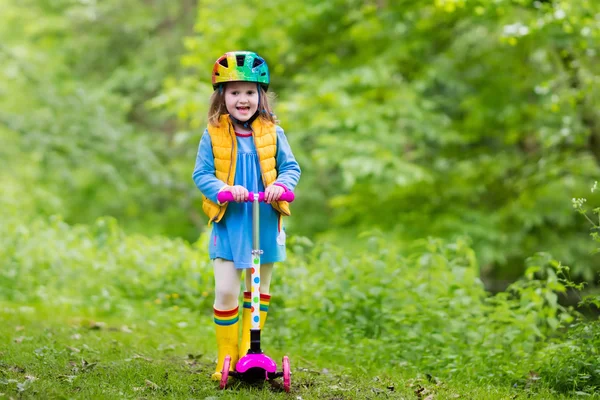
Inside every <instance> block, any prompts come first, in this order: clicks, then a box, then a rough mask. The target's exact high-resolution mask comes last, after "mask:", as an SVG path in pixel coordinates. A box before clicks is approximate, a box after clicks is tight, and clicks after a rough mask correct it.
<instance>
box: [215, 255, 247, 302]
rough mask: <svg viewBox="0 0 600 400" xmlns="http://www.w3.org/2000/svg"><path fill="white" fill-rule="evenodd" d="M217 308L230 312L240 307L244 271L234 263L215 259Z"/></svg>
mask: <svg viewBox="0 0 600 400" xmlns="http://www.w3.org/2000/svg"><path fill="white" fill-rule="evenodd" d="M214 273H215V308H216V309H218V310H230V309H232V308H234V307H237V306H238V298H239V295H240V288H241V277H242V270H241V269H239V270H238V269H236V268H235V265H234V264H233V261H229V260H223V259H222V258H215V261H214Z"/></svg>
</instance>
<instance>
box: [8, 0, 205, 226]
mask: <svg viewBox="0 0 600 400" xmlns="http://www.w3.org/2000/svg"><path fill="white" fill-rule="evenodd" d="M192 6H193V4H192V2H190V1H183V2H177V3H173V2H169V1H156V2H152V5H148V4H147V2H143V1H135V2H126V3H123V2H120V1H108V2H106V1H103V2H101V3H97V2H91V3H90V2H83V3H81V2H75V3H74V2H72V1H62V0H61V1H51V2H48V1H34V2H28V3H27V4H24V3H23V4H21V3H19V2H13V1H3V2H2V14H1V17H0V38H2V40H1V42H2V44H1V45H0V66H1V68H0V77H1V78H2V79H0V93H3V94H10V96H9V95H5V96H0V108H1V109H2V112H0V129H1V131H0V134H1V135H2V138H3V139H2V140H3V141H4V140H5V139H6V137H7V136H9V135H11V134H13V135H15V134H16V137H17V139H16V144H15V151H16V154H15V153H13V154H12V155H11V156H10V161H12V163H11V165H14V167H13V171H11V172H12V173H13V178H14V179H15V180H16V181H19V180H21V179H24V178H25V176H24V175H27V176H28V177H29V178H31V186H30V187H33V188H34V190H33V191H32V193H28V195H29V196H30V197H31V199H30V200H31V201H32V203H33V205H34V207H35V209H34V210H35V211H36V212H37V213H39V214H43V215H52V214H60V215H62V216H64V218H65V219H66V220H67V221H69V222H87V223H91V222H93V221H94V220H95V219H96V218H97V217H99V216H103V215H111V216H113V217H116V218H119V219H120V220H121V222H122V223H123V224H124V225H126V226H127V227H128V228H130V229H133V230H137V231H140V232H144V233H151V234H152V233H157V232H159V233H166V234H171V235H180V236H189V237H193V236H194V234H195V233H194V228H193V226H191V225H192V224H188V225H187V226H186V225H182V224H173V223H172V221H173V220H178V221H185V220H186V219H187V218H189V214H192V207H191V202H192V201H193V196H192V194H195V193H194V191H193V188H192V187H190V185H189V184H188V182H189V175H190V173H189V172H187V171H188V169H189V168H191V167H190V166H189V164H190V163H193V160H192V157H193V155H192V154H190V155H189V158H188V160H189V161H188V163H187V168H186V169H184V168H183V166H177V165H173V164H172V163H171V160H172V159H174V158H177V157H178V156H179V150H174V149H173V146H172V144H171V143H172V142H173V140H174V138H173V134H172V132H170V130H169V129H164V128H168V127H167V124H168V119H167V118H165V116H164V115H161V114H160V113H158V112H156V111H150V110H149V109H147V108H146V107H145V102H146V100H147V99H149V98H150V97H153V96H154V95H155V94H156V92H157V91H158V90H159V89H160V87H161V85H162V82H163V80H164V78H165V76H166V75H167V73H170V72H171V71H172V70H173V69H175V68H176V66H177V59H176V55H177V54H179V52H180V51H181V49H182V45H181V36H182V35H183V34H184V33H185V32H186V31H187V30H188V29H189V28H190V26H191V25H192V24H193V17H194V16H193V13H190V12H189V11H190V7H192ZM162 131H164V132H162ZM13 140H14V139H13ZM3 156H7V154H3ZM17 165H18V167H21V166H24V168H25V170H21V169H20V168H17ZM183 171H186V172H185V178H188V179H185V180H184V178H183V177H184V175H183V174H182V173H181V172H183ZM184 182H185V183H184ZM48 197H50V198H51V200H52V201H51V202H48V201H47V200H48Z"/></svg>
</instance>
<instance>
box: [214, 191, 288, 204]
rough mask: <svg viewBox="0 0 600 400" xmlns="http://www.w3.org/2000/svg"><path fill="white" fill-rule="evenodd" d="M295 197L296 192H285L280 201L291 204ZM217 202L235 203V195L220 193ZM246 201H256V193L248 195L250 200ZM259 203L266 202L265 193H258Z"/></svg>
mask: <svg viewBox="0 0 600 400" xmlns="http://www.w3.org/2000/svg"><path fill="white" fill-rule="evenodd" d="M295 197H296V196H295V195H294V192H285V193H283V194H282V195H281V197H280V198H279V201H287V202H288V203H291V202H292V201H294V198H295ZM217 200H218V201H219V203H226V202H229V201H234V200H233V194H232V193H231V192H220V193H219V194H217ZM246 201H247V202H252V201H254V193H253V192H250V193H248V200H246ZM258 201H260V202H263V201H265V192H260V193H258Z"/></svg>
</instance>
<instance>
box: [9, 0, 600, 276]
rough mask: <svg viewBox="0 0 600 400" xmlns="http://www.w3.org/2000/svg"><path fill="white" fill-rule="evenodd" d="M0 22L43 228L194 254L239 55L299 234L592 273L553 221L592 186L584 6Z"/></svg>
mask: <svg viewBox="0 0 600 400" xmlns="http://www.w3.org/2000/svg"><path fill="white" fill-rule="evenodd" d="M1 4H2V13H1V14H0V38H1V42H2V45H1V46H0V77H1V78H2V79H0V93H1V94H5V95H4V96H0V108H1V109H2V112H1V113H0V136H1V138H2V140H3V142H4V141H5V140H8V141H11V142H12V145H13V148H14V150H11V155H8V152H7V151H2V153H0V154H1V155H2V158H3V161H4V160H5V159H6V160H7V161H10V168H11V169H12V173H13V179H15V181H17V182H19V181H27V182H30V186H29V187H33V188H35V189H34V190H31V191H29V190H28V196H29V197H30V199H29V200H28V201H29V202H30V205H31V207H33V210H34V211H35V212H37V213H39V214H41V215H46V216H48V215H53V214H60V215H62V216H63V217H64V218H65V221H67V222H70V223H93V221H95V219H96V218H97V217H99V216H105V215H109V216H113V217H115V218H117V219H118V220H119V221H120V224H121V225H122V226H123V227H125V228H126V229H127V230H128V231H130V232H131V231H136V232H141V233H147V234H164V235H168V236H171V237H174V236H178V237H183V238H185V239H187V240H190V241H193V240H195V239H196V238H197V237H198V234H199V233H200V232H201V231H202V230H203V229H205V228H204V223H205V218H204V217H203V216H202V215H201V212H200V211H199V193H198V191H197V190H196V189H195V188H194V187H193V184H192V183H191V181H190V172H191V169H192V166H193V161H194V156H195V151H196V148H197V144H198V141H199V137H200V134H201V131H202V129H203V127H204V125H205V124H206V110H207V103H208V97H209V95H210V93H211V91H212V88H211V86H210V82H209V75H210V73H209V72H210V70H211V67H212V63H213V62H214V60H215V59H216V58H217V57H218V56H219V55H221V54H222V53H223V52H225V51H226V50H231V49H252V50H255V51H257V52H258V53H260V54H261V55H264V56H265V57H266V59H267V60H268V62H269V65H270V66H271V72H272V85H271V87H272V88H273V90H274V91H275V92H278V93H279V94H280V101H279V103H278V104H277V107H276V112H277V114H278V115H279V117H280V119H281V120H282V125H283V127H284V128H285V129H286V132H288V135H289V139H290V141H291V143H292V146H293V148H294V151H295V154H296V155H297V158H298V160H299V161H300V164H301V166H302V168H303V171H304V173H303V177H302V181H301V185H300V187H299V188H298V191H299V196H298V199H299V200H298V202H297V204H295V206H294V208H295V210H296V211H295V215H301V216H302V218H296V219H293V220H292V221H290V222H291V224H293V225H294V226H293V228H294V230H295V231H296V232H299V233H301V234H304V235H306V236H309V237H313V238H314V237H316V235H317V234H322V235H324V236H327V237H337V238H339V240H344V239H342V236H345V235H346V236H348V235H350V236H351V237H354V233H355V232H360V231H362V230H364V228H369V229H370V228H373V227H377V228H379V229H381V230H383V231H385V232H388V234H390V235H392V236H394V237H395V238H397V239H399V240H401V241H403V242H404V243H405V244H407V243H410V242H411V241H412V240H414V239H419V238H422V237H427V236H429V235H431V236H435V237H443V238H446V239H448V240H450V241H453V240H456V238H457V237H464V236H469V237H471V239H472V243H473V247H474V249H475V251H476V254H477V258H478V260H479V263H480V265H481V271H482V273H483V274H484V275H485V276H486V277H488V276H491V277H500V278H503V279H516V278H517V277H518V276H520V275H521V274H522V272H523V269H522V262H521V261H522V260H523V259H524V258H526V257H527V256H528V255H530V254H533V253H536V252H539V251H550V252H552V254H553V255H554V256H555V257H556V258H557V259H561V260H563V261H564V262H565V263H568V264H569V265H572V269H573V274H574V276H576V277H578V278H583V279H586V280H588V281H592V280H593V278H594V275H595V274H596V272H597V267H596V265H597V263H594V260H593V258H592V256H591V255H590V254H589V252H588V251H587V248H586V245H585V244H584V242H585V241H584V240H582V239H583V237H584V234H583V233H582V230H581V224H582V221H580V220H578V219H577V218H576V216H574V215H573V214H572V213H569V212H568V210H566V209H565V208H564V207H563V205H564V203H565V201H567V200H568V199H569V197H573V195H575V196H576V197H581V195H582V193H584V190H585V188H586V187H587V185H588V182H589V181H591V180H593V179H596V178H597V175H598V173H599V172H600V171H599V168H598V165H599V162H598V160H599V159H600V147H599V143H600V133H599V129H598V126H600V123H599V122H598V121H599V117H598V114H597V112H596V111H595V109H594V107H593V105H594V104H596V103H597V100H598V97H599V91H598V81H597V79H596V76H597V75H598V73H599V71H598V65H600V63H598V62H597V57H598V56H599V55H598V54H597V52H596V47H597V46H596V45H595V44H596V43H597V40H598V37H600V32H599V31H598V27H597V24H595V22H594V21H595V20H594V16H595V15H596V14H597V13H598V12H599V11H600V10H599V8H598V7H599V6H598V5H597V4H596V2H592V1H589V0H585V1H579V2H574V3H569V2H562V1H551V2H524V1H515V0H500V1H494V2H488V1H481V0H478V1H469V2H466V1H455V0H439V1H435V2H429V3H422V2H409V1H394V2H381V1H377V2H375V1H367V2H365V1H359V0H335V1H329V2H326V3H323V2H320V3H319V2H300V1H283V0H273V1H272V2H270V3H268V4H267V3H264V2H258V1H252V2H239V1H234V0H229V1H216V0H208V1H204V2H200V3H196V2H194V1H193V0H186V1H182V2H170V1H164V0H161V1H154V2H151V3H148V2H146V1H141V0H135V1H129V2H126V4H125V3H123V2H119V1H114V0H111V1H103V2H101V3H98V2H83V3H82V2H75V3H74V2H71V1H63V0H59V1H51V2H49V1H44V0H35V1H31V2H28V3H27V4H21V3H19V2H15V1H11V0H3V1H2V3H1ZM234 9H235V10H236V15H244V16H245V18H244V23H240V20H239V19H238V18H228V17H224V16H229V15H231V10H234ZM348 10H352V11H351V12H348ZM215 21H219V23H218V24H217V23H215ZM23 190H25V189H23ZM374 198H376V199H377V203H376V204H377V207H373V206H372V202H373V199H374ZM314 210H323V212H318V213H317V212H314Z"/></svg>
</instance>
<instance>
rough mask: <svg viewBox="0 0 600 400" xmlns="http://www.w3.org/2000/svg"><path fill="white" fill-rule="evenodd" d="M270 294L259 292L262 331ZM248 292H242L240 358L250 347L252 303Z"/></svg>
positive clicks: (267, 311)
mask: <svg viewBox="0 0 600 400" xmlns="http://www.w3.org/2000/svg"><path fill="white" fill-rule="evenodd" d="M270 302H271V296H270V295H268V294H263V293H261V294H260V330H261V331H262V330H263V328H264V326H265V321H266V320H267V314H268V313H269V304H270ZM251 303H252V302H251V298H250V292H244V311H242V342H241V343H240V358H242V357H244V356H245V355H246V354H247V353H248V350H249V349H250V328H251V327H252V323H251V319H252V309H251V307H252V304H251Z"/></svg>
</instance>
